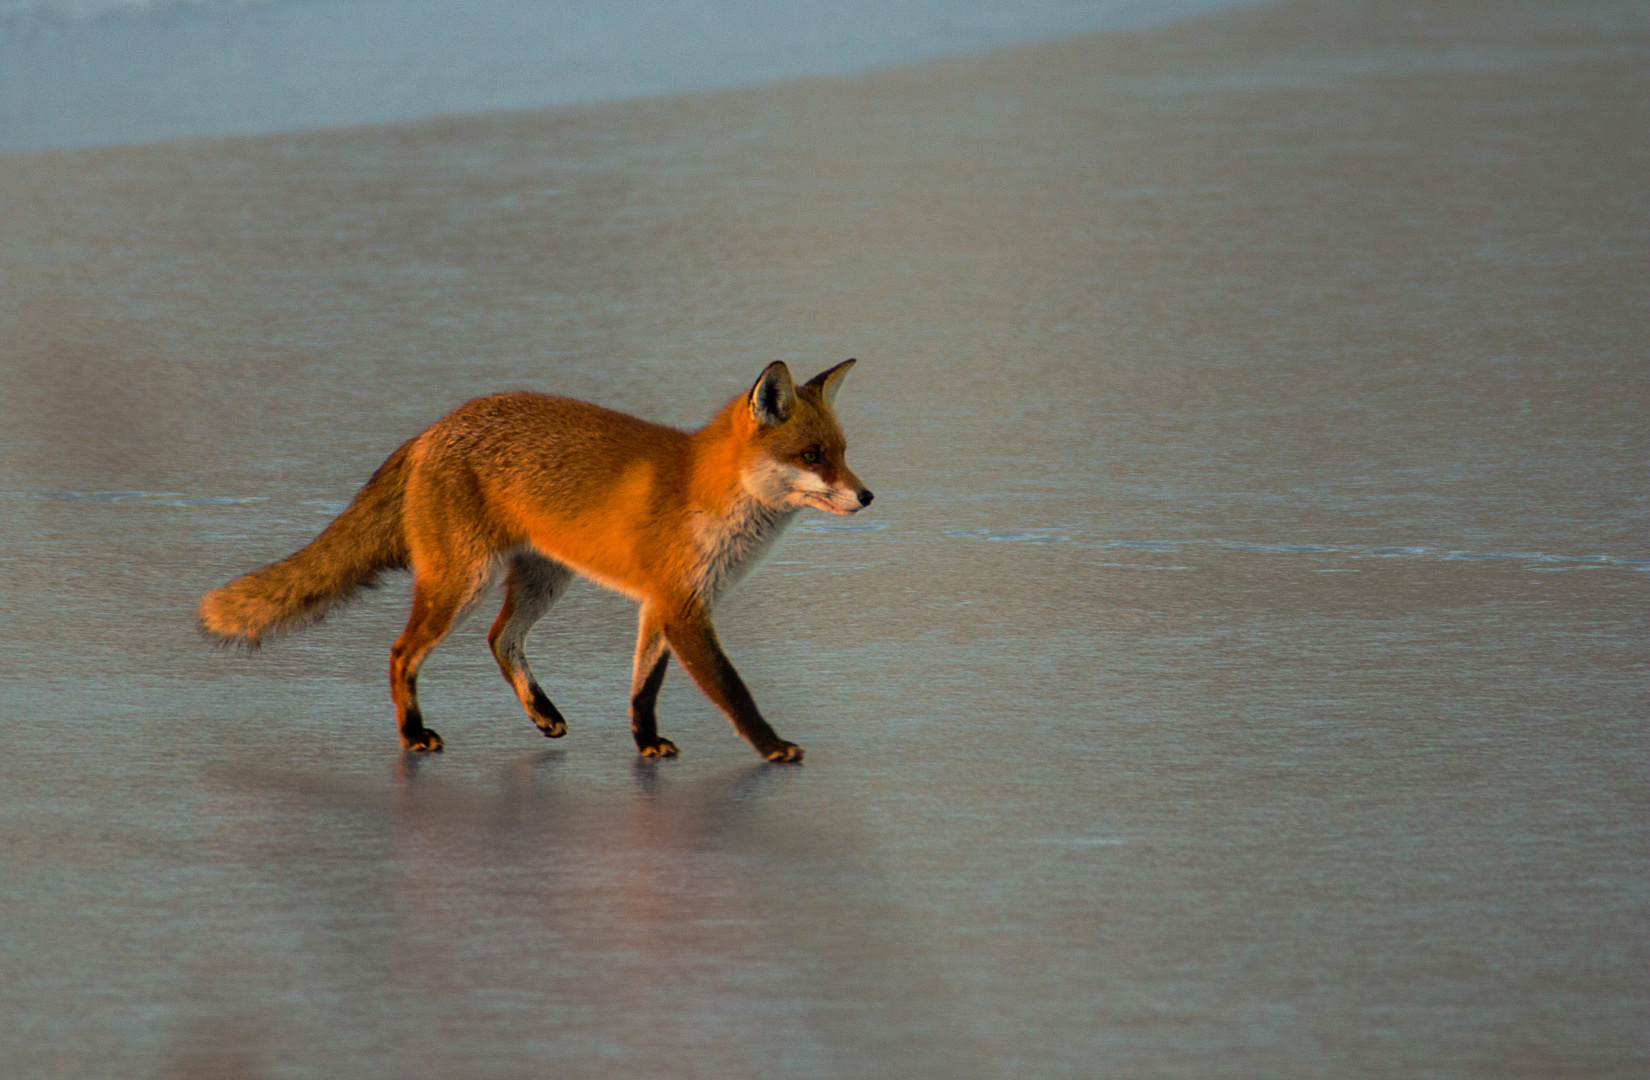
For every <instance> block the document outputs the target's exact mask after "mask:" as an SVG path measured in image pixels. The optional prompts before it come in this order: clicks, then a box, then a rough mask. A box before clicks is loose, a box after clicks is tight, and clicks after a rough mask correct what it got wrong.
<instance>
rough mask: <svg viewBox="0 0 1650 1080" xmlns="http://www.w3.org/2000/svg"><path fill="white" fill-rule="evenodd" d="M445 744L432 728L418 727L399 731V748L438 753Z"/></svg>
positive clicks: (423, 752)
mask: <svg viewBox="0 0 1650 1080" xmlns="http://www.w3.org/2000/svg"><path fill="white" fill-rule="evenodd" d="M444 745H446V744H445V743H443V742H442V741H441V736H440V734H438V733H437V732H436V731H435V730H434V729H432V728H419V729H418V730H417V731H403V732H402V733H401V749H403V750H412V751H414V752H416V753H421V754H439V753H441V748H442V747H443V746H444Z"/></svg>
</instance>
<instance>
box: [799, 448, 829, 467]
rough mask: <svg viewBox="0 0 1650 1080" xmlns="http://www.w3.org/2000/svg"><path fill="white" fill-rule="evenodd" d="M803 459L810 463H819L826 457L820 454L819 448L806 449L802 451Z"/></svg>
mask: <svg viewBox="0 0 1650 1080" xmlns="http://www.w3.org/2000/svg"><path fill="white" fill-rule="evenodd" d="M802 460H803V461H806V462H807V463H808V464H809V465H818V464H819V463H820V462H821V461H824V460H825V459H824V458H823V457H821V456H820V453H819V451H818V450H804V451H802Z"/></svg>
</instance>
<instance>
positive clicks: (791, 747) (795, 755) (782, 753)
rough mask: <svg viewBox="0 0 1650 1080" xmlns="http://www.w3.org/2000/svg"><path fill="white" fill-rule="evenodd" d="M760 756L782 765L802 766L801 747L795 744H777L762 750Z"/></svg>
mask: <svg viewBox="0 0 1650 1080" xmlns="http://www.w3.org/2000/svg"><path fill="white" fill-rule="evenodd" d="M761 754H762V756H763V757H765V758H767V759H768V760H769V761H777V762H781V763H784V764H795V765H800V764H802V747H800V746H798V745H796V744H795V743H788V742H778V743H775V744H774V745H772V746H769V747H766V748H765V749H763V750H762V751H761Z"/></svg>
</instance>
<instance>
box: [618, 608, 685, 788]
mask: <svg viewBox="0 0 1650 1080" xmlns="http://www.w3.org/2000/svg"><path fill="white" fill-rule="evenodd" d="M669 665H670V646H669V645H667V644H666V643H665V630H664V624H663V623H662V622H660V620H659V619H658V617H657V615H656V614H655V612H654V610H653V606H652V605H651V604H643V605H642V612H641V619H640V625H639V626H638V627H637V630H636V666H635V668H634V670H633V671H632V672H631V676H630V734H631V735H632V736H633V737H634V738H635V740H636V750H637V752H638V753H640V754H641V755H642V756H643V757H651V758H664V757H675V756H676V755H677V754H679V753H681V751H680V750H678V749H677V748H676V744H675V743H673V742H671V741H670V740H669V739H666V738H662V737H661V736H660V735H659V719H658V717H657V715H655V713H654V711H653V709H654V706H655V705H656V704H657V703H658V701H659V687H661V686H663V685H664V683H665V668H666V667H668V666H669Z"/></svg>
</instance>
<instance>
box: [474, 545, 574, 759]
mask: <svg viewBox="0 0 1650 1080" xmlns="http://www.w3.org/2000/svg"><path fill="white" fill-rule="evenodd" d="M572 579H573V571H572V570H570V569H568V568H567V567H566V566H564V565H562V564H561V563H559V562H556V561H555V560H554V559H547V558H545V557H544V556H542V555H537V554H533V553H532V552H521V553H519V554H517V555H515V556H514V557H513V558H512V559H511V560H510V569H509V572H508V573H507V574H506V575H505V578H504V606H503V607H502V608H500V609H499V613H498V618H497V619H495V620H493V628H492V629H491V630H490V631H488V633H487V644H488V645H489V646H491V647H492V650H493V659H495V660H497V661H498V669H499V671H501V672H503V674H504V679H505V681H506V682H508V683H509V684H510V686H511V687H512V688H513V689H514V690H515V692H516V697H518V698H520V699H521V707H522V708H524V709H526V710H527V717H528V719H530V720H532V721H533V723H534V724H535V725H536V726H537V727H538V729H539V730H540V731H542V732H544V734H545V736H546V737H547V738H551V739H559V738H561V737H562V736H563V735H565V734H567V721H566V719H565V718H563V716H562V714H561V711H560V710H559V709H557V708H556V706H555V705H554V704H553V703H552V702H551V701H550V697H549V695H547V694H546V693H545V692H544V689H543V688H542V687H540V686H539V683H538V680H537V679H535V678H533V669H532V668H530V667H528V666H527V653H526V644H527V633H528V631H530V630H532V629H533V624H534V623H536V622H538V621H539V620H540V619H542V618H543V617H544V614H545V612H547V611H549V610H550V607H551V605H552V604H554V603H555V602H556V601H557V600H559V599H560V598H561V596H562V594H563V593H565V592H566V591H567V585H568V582H570V581H571V580H572Z"/></svg>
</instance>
